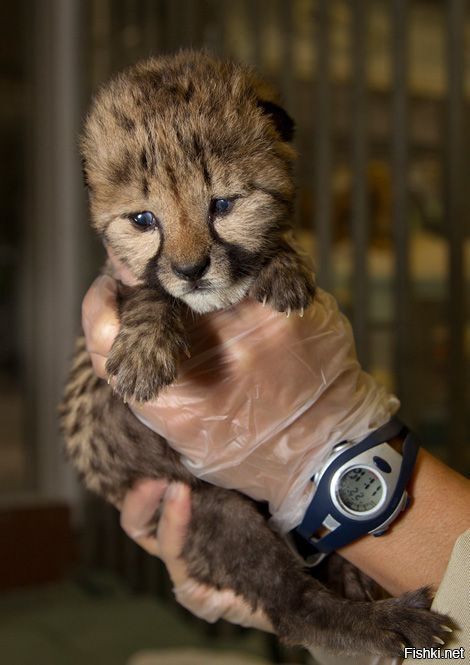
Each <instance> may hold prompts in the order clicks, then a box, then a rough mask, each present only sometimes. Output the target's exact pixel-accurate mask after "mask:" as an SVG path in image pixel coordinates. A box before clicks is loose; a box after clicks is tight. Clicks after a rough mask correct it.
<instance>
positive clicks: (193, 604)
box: [121, 480, 273, 632]
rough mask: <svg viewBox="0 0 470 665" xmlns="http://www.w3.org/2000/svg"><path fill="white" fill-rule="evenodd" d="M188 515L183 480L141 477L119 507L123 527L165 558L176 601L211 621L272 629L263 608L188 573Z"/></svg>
mask: <svg viewBox="0 0 470 665" xmlns="http://www.w3.org/2000/svg"><path fill="white" fill-rule="evenodd" d="M162 500H163V508H162V512H161V517H160V520H159V523H158V531H157V537H156V538H155V537H154V536H153V535H149V534H148V528H149V523H150V522H153V518H154V516H155V513H156V511H157V509H158V507H159V505H160V501H162ZM190 519H191V501H190V491H189V487H188V486H187V485H184V484H182V483H172V484H171V485H169V486H168V482H166V481H164V480H142V481H140V482H138V483H137V484H136V485H135V487H133V488H132V489H131V490H129V491H128V492H127V494H126V497H125V499H124V503H123V505H122V508H121V525H122V527H123V529H124V531H125V532H126V533H127V534H128V535H129V536H130V537H131V538H132V539H133V540H135V542H136V543H138V544H139V545H140V546H141V547H143V548H144V549H145V550H147V552H149V554H153V555H154V556H158V557H160V559H162V561H163V562H164V563H165V565H166V567H167V570H168V573H169V575H170V577H171V580H172V582H173V585H174V589H173V592H174V594H175V596H176V599H177V601H178V602H179V603H180V604H181V605H183V607H186V609H188V610H189V611H190V612H192V614H195V615H196V616H198V617H199V618H201V619H205V620H206V621H209V622H210V623H214V622H215V621H217V620H218V619H225V620H226V621H230V622H232V623H236V624H238V625H240V626H245V627H247V628H248V627H249V628H258V629H259V630H266V631H269V632H272V631H273V628H272V625H271V623H270V621H269V619H268V618H267V617H266V615H265V614H264V612H263V611H262V610H261V609H258V610H256V611H255V612H253V610H252V609H251V607H250V605H249V604H248V603H247V602H245V601H244V600H243V598H242V597H240V596H237V595H236V594H235V593H234V592H233V591H232V590H230V589H224V590H221V591H218V590H217V589H214V588H213V587H208V586H206V585H204V584H199V583H198V582H196V581H195V580H193V579H191V578H190V577H188V572H187V569H186V564H185V563H184V561H183V559H182V558H181V556H180V555H181V552H182V550H183V546H184V539H185V537H186V529H187V526H188V524H189V520H190Z"/></svg>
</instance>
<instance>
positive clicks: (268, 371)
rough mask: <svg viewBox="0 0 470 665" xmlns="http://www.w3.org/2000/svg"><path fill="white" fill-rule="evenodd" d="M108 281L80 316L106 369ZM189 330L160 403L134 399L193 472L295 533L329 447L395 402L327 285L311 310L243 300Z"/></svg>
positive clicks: (387, 412) (365, 429)
mask: <svg viewBox="0 0 470 665" xmlns="http://www.w3.org/2000/svg"><path fill="white" fill-rule="evenodd" d="M101 279H102V280H103V279H108V280H109V281H107V282H106V283H104V282H101V286H100V287H99V288H100V289H101V290H102V291H103V294H104V295H102V296H100V295H99V294H98V293H97V292H93V287H92V289H91V290H90V292H89V294H88V295H87V298H86V300H85V303H84V317H83V321H84V329H85V333H86V336H87V343H88V349H89V350H90V351H94V352H95V353H94V365H95V368H96V369H97V372H98V374H100V375H101V376H104V373H103V367H104V357H105V356H106V355H107V353H108V352H109V349H110V347H111V344H112V331H113V330H117V327H118V322H117V318H116V314H115V312H114V313H113V312H112V311H109V303H110V301H111V300H112V297H113V296H112V293H111V291H112V289H113V284H114V283H113V282H112V280H110V279H109V278H101ZM96 288H97V287H95V289H96ZM87 299H88V301H89V302H88V304H87ZM97 303H98V304H97ZM106 303H107V304H106ZM106 307H108V316H107V317H106V315H105V314H106V312H105V311H104V310H105V308H106ZM97 312H99V315H98V314H97ZM103 312H104V314H103ZM113 316H114V319H113ZM111 320H112V321H114V323H111ZM95 321H99V323H97V324H96V323H95ZM188 329H191V332H190V338H191V339H190V349H191V352H192V357H191V359H189V360H186V361H183V362H182V364H181V369H180V373H179V376H178V381H177V382H176V383H175V384H174V385H172V386H171V387H169V388H168V389H166V390H164V391H163V392H162V393H161V394H160V396H159V398H158V400H156V401H155V402H153V403H147V404H136V403H134V404H130V405H129V406H130V407H131V408H132V410H133V411H134V413H135V414H136V416H137V417H139V418H140V419H141V420H142V422H144V423H145V424H146V425H147V426H148V427H150V428H151V429H153V430H154V431H156V432H158V433H159V434H161V435H162V436H164V437H165V438H166V439H168V441H169V442H170V444H171V445H172V446H173V447H174V448H175V449H176V450H178V451H179V452H180V453H181V454H182V460H183V463H184V464H185V466H186V467H187V468H188V469H189V470H190V471H191V472H192V473H193V474H194V475H196V476H197V477H199V478H201V479H204V480H206V481H209V482H211V483H214V484H216V485H219V486H222V487H225V488H229V489H237V490H239V491H241V492H243V493H245V494H247V495H248V496H251V497H252V498H254V499H256V500H260V501H268V502H269V508H270V512H271V514H272V516H273V524H274V526H276V527H277V528H278V529H279V530H280V531H282V532H287V531H289V530H290V529H292V528H293V527H295V526H296V525H297V524H299V523H300V522H301V520H302V518H303V515H304V513H305V510H306V508H307V506H308V504H309V502H310V500H311V497H312V495H313V491H314V487H313V484H312V482H311V480H310V479H311V477H312V476H313V474H314V472H315V471H316V470H317V469H318V468H319V466H320V465H321V464H322V462H323V460H324V459H325V457H326V456H327V455H328V453H329V452H330V451H331V449H332V447H333V446H334V445H335V444H336V443H338V442H340V441H344V440H350V441H359V440H361V439H362V438H364V437H365V436H366V435H367V434H368V433H369V432H371V431H373V430H375V429H377V428H378V427H380V426H381V425H383V424H384V423H385V422H387V420H389V418H390V417H391V416H392V415H393V414H394V413H395V412H396V411H397V409H398V407H399V402H398V400H397V399H396V397H394V396H392V395H390V394H387V392H386V391H385V389H384V388H383V387H381V386H379V385H378V384H377V383H376V382H375V380H374V379H373V378H372V377H371V376H370V375H368V374H366V373H365V372H363V371H362V370H361V367H360V365H359V363H358V361H357V359H356V354H355V349H354V340H353V336H352V331H351V326H350V324H349V322H348V321H347V319H346V318H345V317H344V316H343V315H342V314H341V313H340V312H339V310H338V306H337V303H336V301H335V299H334V298H333V297H332V296H331V295H330V294H328V293H326V292H324V291H322V290H318V291H317V295H316V298H315V302H314V304H313V305H312V307H310V308H309V310H308V311H306V312H305V316H304V317H303V318H300V317H299V316H297V315H292V316H291V317H290V318H286V316H285V315H283V314H279V313H278V312H274V311H272V310H271V309H269V308H268V307H266V308H263V307H262V305H260V304H259V303H256V302H253V301H251V300H248V299H247V300H245V301H244V302H242V303H240V304H239V305H237V306H235V307H232V308H230V309H227V310H224V311H220V312H215V313H212V314H210V315H206V316H203V317H198V319H197V320H196V321H192V318H189V319H188ZM103 331H107V332H103ZM114 334H115V333H114ZM92 357H93V355H92ZM100 358H101V359H102V362H99V359H100ZM97 359H98V360H97Z"/></svg>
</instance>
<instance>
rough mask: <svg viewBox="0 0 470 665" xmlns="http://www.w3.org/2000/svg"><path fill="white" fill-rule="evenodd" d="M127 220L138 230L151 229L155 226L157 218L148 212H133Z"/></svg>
mask: <svg viewBox="0 0 470 665" xmlns="http://www.w3.org/2000/svg"><path fill="white" fill-rule="evenodd" d="M129 219H130V220H131V222H132V223H133V224H135V225H136V226H138V227H139V228H140V229H144V230H145V229H153V228H155V226H156V225H157V218H156V217H155V215H154V214H153V212H150V211H149V210H145V211H144V212H135V213H132V214H131V215H129Z"/></svg>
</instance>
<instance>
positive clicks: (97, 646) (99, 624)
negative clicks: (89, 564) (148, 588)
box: [0, 576, 265, 665]
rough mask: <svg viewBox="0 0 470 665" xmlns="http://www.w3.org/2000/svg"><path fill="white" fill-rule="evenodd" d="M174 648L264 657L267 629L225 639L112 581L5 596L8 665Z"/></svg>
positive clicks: (87, 661)
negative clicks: (213, 635) (264, 631)
mask: <svg viewBox="0 0 470 665" xmlns="http://www.w3.org/2000/svg"><path fill="white" fill-rule="evenodd" d="M172 647H195V648H197V647H199V648H211V649H213V648H217V649H224V650H225V649H227V650H230V651H232V652H233V651H240V650H242V651H245V652H248V653H251V654H254V655H259V656H262V655H265V653H264V651H265V641H264V638H263V637H262V636H261V634H260V633H256V632H255V631H247V632H246V633H243V634H240V635H237V636H231V637H230V638H228V639H224V641H223V642H219V641H217V643H215V641H214V639H213V638H211V637H210V635H209V634H208V632H207V631H206V632H204V631H203V630H201V629H200V627H199V626H198V624H197V623H194V622H191V621H188V620H186V618H185V617H184V615H183V614H182V613H180V612H178V611H176V610H175V607H174V606H173V605H169V604H163V603H159V602H157V601H156V600H155V599H154V598H151V597H149V596H135V595H132V594H130V593H129V592H128V591H126V589H124V588H123V587H122V586H120V585H119V584H117V583H116V582H115V581H114V580H113V579H107V578H104V577H102V576H101V577H100V578H99V579H98V580H96V579H95V580H94V581H93V584H91V585H90V584H87V585H83V584H78V583H76V582H67V583H63V584H60V585H54V586H48V587H42V588H35V589H28V590H23V591H16V592H13V593H8V594H3V595H2V596H1V597H0V662H1V663H5V665H125V664H126V663H127V662H128V660H129V658H130V657H131V656H132V654H134V653H136V652H138V651H141V650H145V649H157V648H162V649H163V648H164V649H168V648H172Z"/></svg>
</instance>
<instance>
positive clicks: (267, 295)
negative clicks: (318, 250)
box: [250, 257, 315, 315]
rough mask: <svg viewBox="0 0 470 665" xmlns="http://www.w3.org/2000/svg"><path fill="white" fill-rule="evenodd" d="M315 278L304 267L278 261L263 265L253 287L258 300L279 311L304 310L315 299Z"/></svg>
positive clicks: (252, 295)
mask: <svg viewBox="0 0 470 665" xmlns="http://www.w3.org/2000/svg"><path fill="white" fill-rule="evenodd" d="M289 258H290V257H289ZM314 295H315V280H314V277H313V274H312V273H311V272H310V271H309V270H308V269H307V268H306V267H304V266H299V265H298V264H294V265H292V262H291V261H290V260H289V261H288V260H284V261H280V260H276V261H273V262H272V263H270V264H268V265H267V266H265V267H264V268H263V270H262V271H261V273H260V274H259V276H258V277H257V279H256V280H255V282H254V283H253V286H252V287H251V290H250V296H251V297H252V298H254V299H255V300H258V301H259V302H261V303H263V305H266V304H267V305H269V306H270V307H272V308H273V309H275V310H277V311H278V312H286V313H287V314H288V315H289V314H290V313H291V312H295V311H300V312H301V313H303V310H304V309H307V307H309V306H310V305H311V303H312V301H313V298H314Z"/></svg>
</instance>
